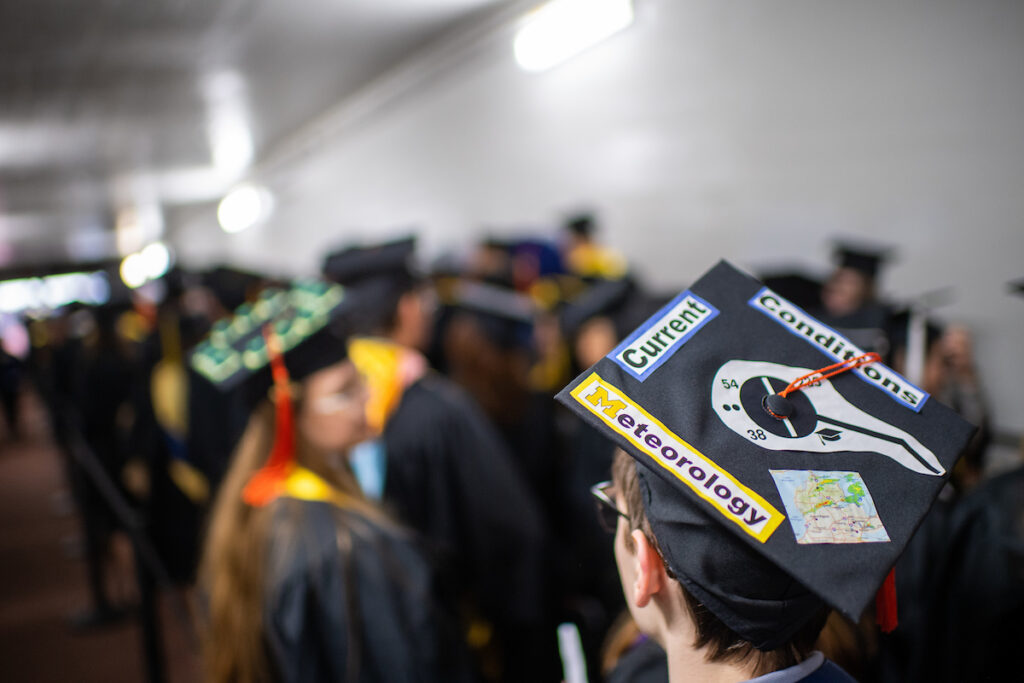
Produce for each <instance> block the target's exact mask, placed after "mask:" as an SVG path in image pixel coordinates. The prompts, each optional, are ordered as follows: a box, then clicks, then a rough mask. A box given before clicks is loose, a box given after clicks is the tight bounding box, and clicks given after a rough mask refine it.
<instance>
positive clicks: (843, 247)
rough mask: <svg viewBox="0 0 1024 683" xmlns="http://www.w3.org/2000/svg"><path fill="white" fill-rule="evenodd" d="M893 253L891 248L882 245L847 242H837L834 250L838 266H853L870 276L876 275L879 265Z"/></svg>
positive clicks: (854, 268)
mask: <svg viewBox="0 0 1024 683" xmlns="http://www.w3.org/2000/svg"><path fill="white" fill-rule="evenodd" d="M891 255H892V254H891V250H889V249H885V248H882V247H877V246H869V245H865V244H852V243H845V242H840V243H838V244H836V246H835V251H834V259H835V261H836V265H837V266H839V267H840V268H852V269H853V270H856V271H860V272H861V273H864V274H865V275H867V276H869V277H875V276H876V275H877V274H878V269H879V267H880V266H881V265H882V263H884V262H885V261H886V260H887V259H888V258H889V257H890V256H891Z"/></svg>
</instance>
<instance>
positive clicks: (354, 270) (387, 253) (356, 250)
mask: <svg viewBox="0 0 1024 683" xmlns="http://www.w3.org/2000/svg"><path fill="white" fill-rule="evenodd" d="M415 251H416V238H415V237H406V238H402V239H399V240H395V241H392V242H384V243H381V244H373V245H365V246H350V247H346V248H344V249H339V250H338V251H334V252H332V253H330V254H328V255H327V257H326V258H325V259H324V262H323V267H322V269H321V272H322V273H323V274H324V276H325V277H327V278H328V279H330V280H333V281H334V282H338V283H340V284H343V285H352V284H356V283H359V282H365V281H367V280H370V279H377V278H381V277H384V278H391V279H394V280H409V281H412V280H413V279H414V278H413V271H412V257H413V254H414V253H415Z"/></svg>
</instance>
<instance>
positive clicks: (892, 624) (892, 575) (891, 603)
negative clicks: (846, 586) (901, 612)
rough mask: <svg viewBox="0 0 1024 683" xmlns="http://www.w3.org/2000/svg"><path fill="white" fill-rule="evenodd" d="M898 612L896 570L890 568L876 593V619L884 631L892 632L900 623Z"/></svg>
mask: <svg viewBox="0 0 1024 683" xmlns="http://www.w3.org/2000/svg"><path fill="white" fill-rule="evenodd" d="M896 612H897V610H896V570H895V569H890V570H889V574H888V575H887V576H886V577H885V581H883V582H882V587H881V588H879V589H878V593H877V594H876V595H875V621H876V622H878V627H879V628H880V629H881V630H882V633H892V632H893V630H895V629H896V626H898V625H899V620H898V619H897V614H896Z"/></svg>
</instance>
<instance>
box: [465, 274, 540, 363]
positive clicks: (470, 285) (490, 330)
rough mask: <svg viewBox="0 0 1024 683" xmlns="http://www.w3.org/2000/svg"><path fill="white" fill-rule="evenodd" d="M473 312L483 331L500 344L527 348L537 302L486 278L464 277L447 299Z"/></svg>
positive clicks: (536, 312) (536, 310) (536, 311)
mask: <svg viewBox="0 0 1024 683" xmlns="http://www.w3.org/2000/svg"><path fill="white" fill-rule="evenodd" d="M447 304H448V305H449V306H452V307H453V308H455V309H456V310H460V311H464V312H466V313H469V314H470V315H472V316H473V317H474V318H475V319H476V320H477V322H478V324H479V325H480V327H481V330H482V331H483V333H484V334H485V335H486V336H487V338H488V339H490V340H491V341H492V342H494V343H495V344H497V345H498V346H499V347H500V348H503V349H511V348H516V347H523V348H528V347H529V346H530V344H531V335H532V333H533V323H534V320H535V318H536V316H537V314H538V309H537V306H536V305H535V304H534V302H533V300H532V299H531V298H530V297H528V296H526V295H525V294H520V293H519V292H516V291H515V290H512V289H508V288H506V287H500V286H497V285H493V284H488V283H485V282H473V281H471V280H463V281H461V282H459V283H458V285H457V286H456V287H455V288H454V290H453V292H452V296H451V300H450V301H448V302H447Z"/></svg>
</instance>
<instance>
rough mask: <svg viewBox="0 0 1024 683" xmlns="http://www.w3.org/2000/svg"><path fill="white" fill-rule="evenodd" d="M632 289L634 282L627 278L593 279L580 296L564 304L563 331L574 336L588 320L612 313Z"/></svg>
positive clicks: (562, 310)
mask: <svg viewBox="0 0 1024 683" xmlns="http://www.w3.org/2000/svg"><path fill="white" fill-rule="evenodd" d="M632 291H633V282H632V281H631V280H629V279H626V278H622V279H618V280H594V281H591V283H590V284H589V286H588V287H587V288H586V289H585V290H583V292H581V293H580V294H579V296H577V297H576V298H574V299H573V300H572V301H570V302H568V303H566V304H565V305H564V306H562V309H561V311H560V312H559V316H558V318H559V323H560V324H561V327H562V333H563V334H564V335H565V336H566V337H572V336H573V335H575V334H576V333H577V332H579V330H580V327H582V326H583V324H584V323H585V322H587V321H588V320H591V319H592V318H596V317H598V316H606V315H612V314H613V313H614V312H615V311H616V310H617V309H618V308H619V306H620V305H621V304H622V303H623V302H625V301H626V299H627V298H628V297H629V295H630V293H631V292H632Z"/></svg>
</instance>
